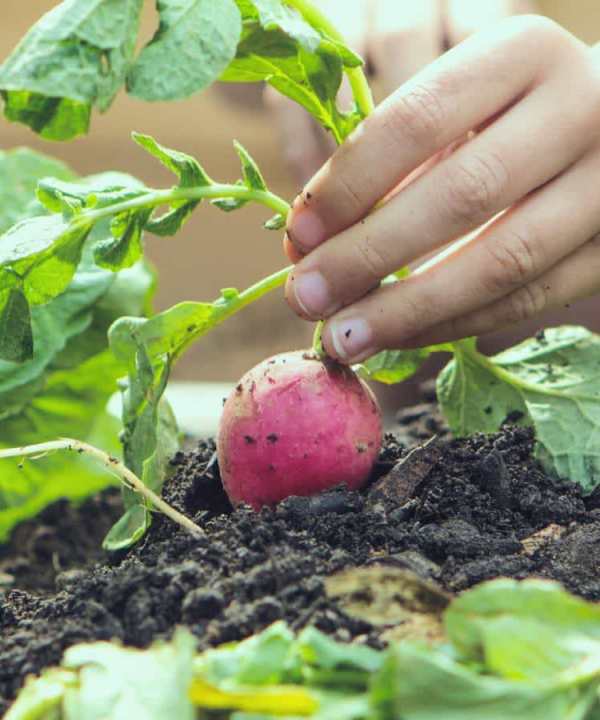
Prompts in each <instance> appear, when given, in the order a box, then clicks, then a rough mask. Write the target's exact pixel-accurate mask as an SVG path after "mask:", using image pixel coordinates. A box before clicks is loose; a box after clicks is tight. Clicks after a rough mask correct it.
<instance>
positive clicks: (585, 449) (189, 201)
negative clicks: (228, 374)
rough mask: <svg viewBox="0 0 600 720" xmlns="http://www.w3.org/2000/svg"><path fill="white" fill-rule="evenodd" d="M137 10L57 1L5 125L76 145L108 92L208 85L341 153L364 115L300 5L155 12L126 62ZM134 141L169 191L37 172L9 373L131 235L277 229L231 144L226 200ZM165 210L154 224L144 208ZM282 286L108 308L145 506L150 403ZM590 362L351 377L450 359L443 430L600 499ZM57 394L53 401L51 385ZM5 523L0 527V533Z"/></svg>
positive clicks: (465, 348) (36, 496)
mask: <svg viewBox="0 0 600 720" xmlns="http://www.w3.org/2000/svg"><path fill="white" fill-rule="evenodd" d="M142 4H143V3H142V0H94V1H93V2H89V0H65V1H64V2H62V3H61V4H60V5H58V6H57V7H56V8H54V10H52V11H51V12H50V13H48V14H47V15H46V16H44V17H43V18H42V19H41V20H40V21H39V22H38V23H37V24H36V25H35V26H34V27H33V28H32V29H31V30H30V32H29V33H28V34H27V35H26V36H25V38H24V39H23V40H22V42H21V43H20V44H19V45H18V47H17V48H16V49H15V51H14V52H13V54H12V55H11V56H10V57H9V58H8V59H7V60H6V62H5V63H4V65H2V67H0V92H1V94H2V96H3V98H4V102H5V114H6V116H7V118H8V119H10V120H14V121H19V122H22V123H25V124H27V125H29V126H30V127H31V128H32V129H33V130H35V131H36V132H38V133H40V134H41V135H42V136H43V137H46V138H51V139H60V140H64V139H69V138H71V137H74V136H76V135H78V134H82V133H85V132H87V130H88V127H89V123H90V117H91V112H92V109H93V108H97V109H99V110H100V111H104V110H106V109H107V108H108V107H109V106H110V103H111V101H112V99H113V97H114V95H115V93H116V92H117V91H118V90H119V89H120V88H121V87H122V86H124V87H125V88H126V90H127V91H128V92H130V93H131V94H133V95H135V96H136V97H139V98H141V99H145V100H149V101H152V100H173V99H179V98H184V97H188V96H189V95H191V94H193V93H195V92H197V91H199V90H202V89H203V88H205V87H207V86H208V85H210V84H211V83H213V82H214V81H217V80H220V81H223V82H266V83H268V84H270V85H271V86H273V87H274V88H275V89H276V90H278V91H279V92H281V93H283V94H284V95H286V96H287V97H289V98H291V99H293V100H295V101H296V102H298V103H299V104H301V105H302V106H303V107H304V108H305V109H306V110H307V111H308V112H310V113H311V114H312V115H313V116H314V118H316V120H317V121H318V122H319V123H320V124H321V125H322V126H323V127H324V128H325V129H326V130H327V131H329V132H330V133H331V135H332V136H333V137H334V138H335V140H336V142H337V143H342V142H344V140H345V139H346V138H347V137H348V135H349V134H350V133H351V132H352V131H353V130H354V129H355V128H356V127H357V125H358V124H359V123H360V122H361V120H362V119H364V117H366V116H367V115H368V114H369V113H370V112H371V111H372V109H373V102H372V99H371V93H370V90H369V86H368V83H367V81H366V78H365V75H364V73H363V70H362V60H361V59H360V58H359V57H358V56H357V55H356V54H355V53H354V52H352V51H351V50H350V49H349V48H348V47H347V46H346V45H345V44H344V42H343V39H342V38H341V37H340V36H339V34H338V33H337V31H336V30H335V28H333V27H332V26H331V24H330V23H329V22H328V21H327V20H326V19H325V18H324V17H323V16H322V14H321V13H320V12H319V11H318V10H317V8H316V7H315V6H314V5H313V4H311V3H309V2H307V0H219V2H215V1H214V0H184V1H183V2H182V1H181V0H159V2H158V4H157V6H158V11H159V15H160V26H159V28H158V30H157V33H156V35H155V36H154V38H153V39H152V40H151V41H150V43H149V44H148V45H147V46H146V47H145V48H144V49H142V51H141V52H140V53H139V54H138V55H137V56H135V46H136V40H137V33H138V26H139V18H140V12H141V9H142ZM182 48H185V51H186V52H181V49H182ZM344 74H346V75H347V77H348V80H349V84H350V86H351V88H352V92H353V97H354V102H353V105H352V107H351V108H350V109H349V110H347V111H342V110H341V109H340V108H339V107H338V105H337V96H338V92H339V89H340V86H341V83H342V78H343V75H344ZM134 140H135V141H136V142H137V143H138V145H140V147H141V148H142V149H143V150H144V151H146V152H148V153H150V154H151V155H152V156H153V157H155V158H156V159H157V160H158V161H159V162H161V163H162V164H163V165H165V166H166V167H167V168H169V170H171V171H172V172H173V173H174V175H175V177H176V181H177V182H176V184H175V185H174V186H173V187H171V188H164V189H156V188H150V187H147V186H145V185H143V184H141V183H140V182H138V181H137V180H135V179H133V178H131V177H129V176H123V175H116V174H114V173H109V174H104V175H100V176H96V177H94V178H90V179H87V180H84V181H81V180H78V179H76V178H73V177H69V176H68V174H67V176H65V173H61V172H57V171H55V170H53V169H52V168H49V170H48V172H47V173H44V174H46V175H48V176H51V177H45V178H43V179H41V180H40V182H39V183H38V185H37V191H36V196H37V203H38V204H37V205H36V210H35V212H34V213H31V216H29V217H25V218H24V219H21V220H20V221H19V222H17V223H16V224H15V225H13V226H12V227H10V228H9V229H7V230H6V232H5V233H4V235H3V236H2V238H1V240H0V358H1V359H2V360H3V362H4V363H5V364H6V366H7V367H10V368H14V367H15V366H16V364H17V363H21V364H24V365H25V366H26V365H27V364H28V363H34V364H35V363H36V362H37V363H39V357H40V353H42V352H43V348H44V347H45V346H46V345H47V344H48V342H49V338H50V337H51V335H52V332H51V331H50V330H49V329H48V328H47V327H40V326H39V323H38V324H36V318H37V317H38V316H39V315H40V314H43V313H44V312H47V311H48V310H49V309H52V308H54V307H56V306H57V305H58V304H60V303H61V302H62V301H63V299H64V298H65V296H69V294H70V293H72V292H73V289H74V285H75V284H76V283H77V279H78V276H79V274H80V273H81V272H82V271H83V270H84V269H86V268H87V269H89V270H90V271H92V270H93V271H94V272H96V273H103V277H114V276H116V277H118V276H119V275H120V274H122V273H127V272H132V271H133V270H134V269H135V268H140V267H141V266H142V263H143V249H144V242H145V234H146V233H149V234H153V235H155V236H159V237H165V236H172V235H174V234H176V233H177V232H178V231H179V229H180V228H181V227H182V225H183V224H184V223H185V222H186V220H187V219H188V218H189V216H190V215H191V213H192V212H194V211H195V210H196V208H197V207H198V206H199V205H201V204H202V203H203V202H204V204H211V205H214V206H215V207H216V208H218V209H220V210H222V211H225V212H230V211H234V210H238V209H240V208H242V207H243V206H244V205H246V204H248V203H251V202H253V203H259V204H260V205H262V206H264V207H265V209H267V210H268V211H269V213H270V215H268V216H267V219H266V222H265V227H266V228H267V229H269V230H273V231H277V230H280V229H281V228H283V227H284V225H285V223H286V217H287V215H288V213H289V210H290V205H289V203H288V202H287V201H286V200H285V199H282V198H280V197H279V196H277V195H276V194H275V193H274V192H272V190H271V189H270V188H269V187H268V185H267V183H266V181H265V179H264V177H263V175H262V173H261V171H260V169H259V167H258V165H257V163H256V162H255V161H254V159H253V158H252V157H251V155H250V154H249V153H248V152H247V150H245V149H244V148H243V147H242V146H241V145H239V144H237V143H236V145H235V149H236V151H237V153H238V155H239V158H240V163H241V178H240V180H239V181H238V182H237V183H234V184H229V183H222V182H220V181H216V180H214V179H212V178H211V177H210V175H209V174H208V173H207V171H206V170H205V169H204V168H203V167H202V166H201V165H200V164H199V163H198V162H197V161H196V160H195V159H194V158H192V157H190V156H189V155H186V154H184V153H182V152H179V151H177V150H172V149H170V148H167V147H164V146H162V145H160V144H159V143H158V142H156V141H155V140H154V139H153V138H151V137H149V136H146V135H141V134H134ZM165 206H166V207H167V210H166V212H163V213H162V214H161V213H160V212H159V208H161V207H165ZM269 217H270V219H269ZM12 219H15V218H12ZM288 273H289V268H284V269H282V270H279V271H277V272H274V273H272V274H270V275H268V276H267V277H265V278H263V279H262V280H259V281H258V282H256V283H255V284H254V285H252V286H251V287H249V288H247V289H245V290H243V291H238V290H237V289H234V288H225V289H224V290H222V292H221V295H220V297H218V298H217V299H215V300H214V301H213V302H196V301H186V302H182V303H181V304H178V305H175V306H174V307H172V308H170V309H168V310H166V311H164V312H161V313H159V314H156V315H153V316H151V317H149V318H148V317H141V315H142V314H143V313H142V312H136V313H134V312H131V311H130V310H128V309H127V308H122V311H121V312H120V313H119V314H118V317H113V318H112V320H113V322H112V325H111V327H110V331H109V333H108V337H109V343H110V348H111V350H112V356H111V357H112V361H113V362H114V363H115V367H116V368H120V369H121V370H123V372H124V374H125V375H126V379H125V380H124V381H122V383H121V386H122V396H123V418H122V421H123V430H122V434H121V440H122V446H123V456H124V461H125V465H126V467H127V468H128V470H129V471H131V472H132V473H134V474H135V476H136V477H137V478H139V479H140V480H141V481H142V483H143V484H144V486H146V487H147V488H149V489H150V490H151V491H152V492H155V493H158V492H160V489H161V486H162V484H163V482H164V479H165V476H166V472H167V467H168V461H169V458H170V457H171V456H172V454H173V452H174V451H175V449H176V448H177V446H178V437H177V426H176V422H175V419H174V418H173V414H172V412H171V410H170V408H169V406H168V404H167V403H166V402H165V400H164V398H163V394H164V390H165V387H166V384H167V382H168V379H169V375H170V372H171V369H172V367H173V365H174V363H175V362H176V361H177V359H178V358H179V357H180V356H181V355H182V354H183V353H184V352H185V351H186V350H187V349H188V348H189V347H190V345H191V344H192V343H194V342H196V341H198V340H199V339H201V338H202V337H203V336H204V335H205V334H206V333H208V332H210V330H212V329H213V328H214V327H216V326H217V325H219V324H220V323H222V322H224V321H225V320H226V319H227V318H229V317H230V316H231V315H233V314H235V313H237V312H238V311H240V310H242V309H243V308H244V307H246V306H247V305H249V304H250V303H252V302H254V301H256V300H258V299H260V298H261V297H262V296H263V295H265V294H266V293H268V292H271V291H273V290H276V289H277V288H279V287H280V286H281V285H282V284H283V283H284V282H285V279H286V277H287V275H288ZM403 274H404V271H401V270H399V272H398V273H397V275H395V276H393V277H391V278H388V279H387V280H386V282H402V276H403ZM94 302H96V303H98V302H99V300H97V301H93V300H92V301H90V307H91V308H93V309H95V308H96V305H94ZM93 311H95V310H90V312H93ZM135 315H137V317H136V316H135ZM65 344H66V343H65ZM319 349H320V342H319V337H318V333H317V337H316V340H315V350H316V351H317V352H318V351H319ZM599 350H600V337H598V336H596V335H594V334H592V333H590V332H588V331H587V330H585V329H583V328H577V327H565V328H558V329H553V330H549V331H547V332H546V333H545V334H544V335H543V336H542V335H540V336H538V337H537V338H536V339H532V340H530V341H527V342H525V343H523V344H522V345H519V346H518V347H516V348H513V349H511V350H509V351H507V352H505V353H502V354H501V355H499V356H497V357H495V358H488V357H486V356H484V355H482V354H481V353H479V352H478V350H477V348H476V342H475V340H474V339H470V340H465V341H462V342H458V343H453V344H448V345H444V346H442V347H434V348H424V349H421V350H416V351H408V352H407V351H394V350H390V351H387V352H383V353H379V354H378V355H376V356H375V357H373V358H371V359H369V360H368V361H366V362H365V363H363V364H362V365H361V366H360V367H359V368H356V370H357V371H358V373H359V374H360V375H361V376H363V377H364V378H367V379H372V380H377V381H381V382H386V383H396V382H401V381H402V380H405V379H406V378H407V377H409V376H410V375H412V374H413V373H414V372H415V371H416V370H417V369H418V367H419V366H420V365H421V363H422V362H423V360H424V359H425V358H426V357H427V356H428V355H430V354H431V353H433V352H440V351H441V352H449V353H452V355H453V358H452V360H451V361H450V363H449V364H448V366H447V367H446V368H445V370H444V371H443V372H442V373H441V375H440V377H439V379H438V395H439V398H440V402H441V405H442V409H443V411H444V413H445V415H446V417H447V419H448V421H449V423H450V426H451V428H452V429H453V431H454V432H455V433H457V434H468V433H472V432H478V431H480V432H493V431H496V430H498V428H499V427H500V426H501V424H502V423H503V422H504V421H505V420H506V418H507V417H509V418H513V419H515V418H518V419H519V421H520V422H521V423H524V424H527V425H532V426H533V427H534V428H535V432H536V437H537V452H538V455H539V457H540V459H541V461H542V462H543V463H544V465H545V467H546V469H547V470H548V471H549V472H552V473H555V474H557V475H559V476H565V477H569V478H571V479H572V480H574V481H577V482H579V483H581V484H582V485H583V487H584V488H585V489H586V490H588V491H590V490H592V489H593V488H594V487H595V486H596V485H598V484H599V483H600V377H599V375H600V370H599V366H598V360H597V358H598V352H599ZM80 371H81V372H84V365H83V364H81V365H77V369H75V368H74V367H72V368H71V369H67V370H65V373H66V375H65V379H64V381H63V382H64V383H65V384H66V385H68V383H69V382H70V381H71V382H74V380H73V378H74V377H75V375H74V373H76V372H80ZM85 372H86V373H88V375H89V373H91V372H93V371H92V370H89V369H86V370H85ZM37 378H39V375H38V376H34V375H32V377H31V378H28V379H25V380H24V381H23V382H22V383H21V384H19V385H13V386H12V389H11V392H17V394H18V397H19V398H20V399H19V402H22V403H25V404H26V403H27V402H29V401H30V400H32V402H33V401H34V399H35V396H36V393H37V392H38V389H39V388H38V387H37V385H36V382H37V381H38V380H37ZM113 380H114V373H113V376H111V382H112V381H113ZM56 392H57V393H59V395H60V393H61V392H67V391H65V390H63V389H62V386H59V389H57V391H56ZM320 412H322V413H324V414H326V412H327V411H326V410H324V409H321V410H320ZM3 422H5V421H4V420H3ZM47 430H48V428H44V427H42V426H40V427H39V429H38V430H37V431H36V437H35V438H30V435H27V434H24V435H23V436H20V435H19V434H18V432H17V430H15V432H12V433H11V434H10V435H7V434H6V433H4V434H3V436H2V442H3V444H4V445H15V444H18V445H25V444H29V441H30V439H31V441H32V442H33V441H35V442H36V443H37V442H38V441H39V440H40V436H41V435H43V434H46V433H47ZM48 439H50V438H48ZM66 444H68V442H67V441H65V444H64V446H66ZM220 444H221V446H223V445H226V444H227V443H226V441H225V440H221V442H220ZM272 445H273V446H275V443H273V444H272ZM48 449H56V445H53V446H52V448H48ZM37 450H39V448H36V452H37ZM273 451H274V452H275V450H274V447H273ZM8 452H9V453H10V452H11V451H8ZM26 452H29V451H28V450H27V449H23V453H26ZM32 452H33V451H32ZM13 454H14V452H13ZM343 479H344V478H343V477H340V481H341V480H343ZM47 482H53V481H52V480H48V481H47ZM232 483H233V484H232V485H230V487H233V485H235V482H233V481H232ZM46 484H47V483H46V480H45V479H44V480H42V479H40V478H38V480H37V481H36V482H34V483H33V484H32V486H31V487H30V488H29V495H28V496H27V498H26V499H25V500H23V497H19V496H18V493H17V494H16V495H15V493H14V491H13V494H12V495H11V491H10V488H9V489H8V490H7V489H6V488H4V487H2V480H0V488H1V489H2V494H1V495H0V507H1V508H2V512H3V511H4V510H8V511H9V513H10V512H12V511H13V509H14V508H15V507H17V508H20V510H17V511H16V515H15V517H17V516H18V517H19V518H20V517H24V516H26V514H27V513H28V512H30V510H29V509H26V510H23V507H26V508H30V509H31V508H35V509H38V508H39V507H41V505H42V504H43V503H44V501H45V500H44V498H46V499H47V495H45V494H44V491H43V490H42V487H44V486H45V485H46ZM13 487H14V485H13ZM315 489H318V488H315ZM294 491H295V492H296V491H298V488H296V487H295V488H294ZM66 493H67V494H70V493H69V491H66ZM31 498H33V500H31ZM124 498H125V506H126V513H125V515H124V517H123V518H122V519H121V521H119V523H117V525H116V526H115V527H114V528H113V530H112V531H111V533H110V534H109V536H108V538H107V540H106V546H107V547H108V548H111V549H116V548H122V547H127V546H128V545H130V544H131V543H133V542H135V541H136V540H137V539H139V538H140V537H141V536H142V535H143V533H144V532H145V530H146V529H147V527H148V525H149V523H150V509H151V507H152V503H151V502H149V501H147V500H146V499H145V498H143V497H142V498H141V499H140V495H139V494H138V493H136V492H135V491H134V490H133V489H132V488H131V487H130V486H127V487H126V488H125V490H124ZM257 504H258V503H257ZM11 522H12V521H11V520H7V521H6V524H5V525H4V527H2V526H0V532H2V531H3V529H4V531H5V530H6V529H7V527H8V526H9V525H10V523H11Z"/></svg>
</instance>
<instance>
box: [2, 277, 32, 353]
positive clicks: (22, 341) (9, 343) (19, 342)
mask: <svg viewBox="0 0 600 720" xmlns="http://www.w3.org/2000/svg"><path fill="white" fill-rule="evenodd" d="M0 337H2V338H5V342H4V343H3V344H2V359H3V360H6V361H8V362H16V363H20V362H24V361H25V360H29V359H30V358H32V357H33V330H32V328H31V315H30V314H29V303H28V302H27V298H26V297H25V295H24V294H23V292H22V291H21V290H20V289H19V288H9V289H8V290H2V291H0Z"/></svg>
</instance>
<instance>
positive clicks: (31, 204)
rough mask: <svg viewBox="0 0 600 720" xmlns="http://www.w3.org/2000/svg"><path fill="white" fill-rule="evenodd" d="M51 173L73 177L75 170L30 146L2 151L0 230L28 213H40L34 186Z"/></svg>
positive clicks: (8, 226) (0, 165)
mask: <svg viewBox="0 0 600 720" xmlns="http://www.w3.org/2000/svg"><path fill="white" fill-rule="evenodd" d="M49 175H52V176H54V177H56V178H60V179H61V180H71V179H73V177H74V175H73V172H72V171H71V170H70V169H69V168H68V167H67V166H66V165H64V164H63V163H62V162H60V161H58V160H55V159H54V158H51V157H48V156H47V155H42V154H41V153H37V152H35V151H34V150H29V149H28V148H17V149H15V150H9V151H0V232H5V231H6V230H8V229H9V228H10V227H11V225H14V224H15V223H16V222H17V221H18V220H21V219H23V218H24V217H26V216H32V215H37V214H39V212H40V210H41V209H38V208H36V207H35V198H34V196H35V189H36V185H37V183H38V181H39V179H40V178H43V177H47V176H49Z"/></svg>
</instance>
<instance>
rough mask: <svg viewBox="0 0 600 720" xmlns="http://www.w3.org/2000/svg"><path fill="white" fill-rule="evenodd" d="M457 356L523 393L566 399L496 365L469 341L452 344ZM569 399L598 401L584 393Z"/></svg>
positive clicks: (554, 391) (547, 388)
mask: <svg viewBox="0 0 600 720" xmlns="http://www.w3.org/2000/svg"><path fill="white" fill-rule="evenodd" d="M452 346H453V348H454V354H455V355H459V354H462V355H465V356H467V357H469V358H470V359H471V360H472V361H473V362H474V363H476V364H477V365H479V366H480V367H483V368H485V369H486V370H487V371H488V372H490V373H491V374H492V375H495V376H496V377H497V378H498V380H501V381H502V382H504V383H506V384H507V385H512V386H513V387H515V388H517V390H521V391H523V392H528V393H532V394H536V395H548V396H550V397H556V398H563V399H564V398H565V397H566V394H565V392H564V391H562V390H558V389H556V388H551V387H548V386H547V385H535V384H534V383H530V382H527V381H526V380H522V379H521V378H520V377H519V376H518V375H514V374H513V373H511V372H509V371H508V370H505V369H504V368H503V367H501V366H500V365H498V363H495V362H494V361H493V359H492V358H489V357H488V356H487V355H483V353H480V352H479V350H477V348H476V346H475V345H474V344H473V343H471V342H469V340H468V339H467V340H459V341H458V342H455V343H452ZM568 397H569V398H570V399H572V400H593V399H596V398H595V397H594V396H593V395H585V394H582V393H570V394H569V395H568Z"/></svg>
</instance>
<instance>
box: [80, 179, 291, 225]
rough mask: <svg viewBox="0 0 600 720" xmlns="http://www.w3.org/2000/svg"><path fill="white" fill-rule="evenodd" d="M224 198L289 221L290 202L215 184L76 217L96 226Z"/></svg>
mask: <svg viewBox="0 0 600 720" xmlns="http://www.w3.org/2000/svg"><path fill="white" fill-rule="evenodd" d="M220 198H234V199H237V200H247V201H248V202H256V203H259V204H261V205H265V206H266V207H268V208H271V210H274V211H275V212H277V213H280V214H281V215H283V216H284V217H287V214H288V213H289V211H290V204H289V203H288V202H286V201H285V200H284V199H283V198H280V197H279V196H278V195H275V194H274V193H272V192H269V191H267V190H251V189H250V188H247V187H244V186H243V185H228V184H224V183H213V184H211V185H205V186H202V187H191V188H178V187H174V188H170V189H168V190H154V189H149V190H148V191H147V192H145V193H144V194H143V195H140V196H139V197H136V198H132V199H131V200H124V201H123V202H120V203H115V204H114V205H108V206H106V207H103V208H98V209H95V210H84V211H83V212H81V214H79V215H77V216H76V218H75V222H83V223H88V222H90V223H95V222H98V221H99V220H103V219H104V218H107V217H113V216H114V215H117V214H118V213H122V212H127V211H129V210H139V209H141V208H151V207H158V206H159V205H169V204H170V203H173V202H177V201H178V200H217V199H220Z"/></svg>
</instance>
